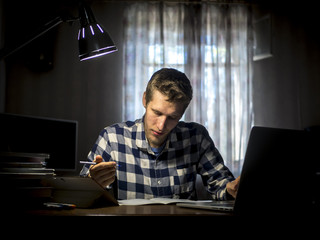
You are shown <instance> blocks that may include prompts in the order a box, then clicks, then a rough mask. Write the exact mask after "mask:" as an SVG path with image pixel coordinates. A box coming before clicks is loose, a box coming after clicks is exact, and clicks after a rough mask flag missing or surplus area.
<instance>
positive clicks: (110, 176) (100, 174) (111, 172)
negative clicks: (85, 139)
mask: <svg viewBox="0 0 320 240" xmlns="http://www.w3.org/2000/svg"><path fill="white" fill-rule="evenodd" d="M94 162H96V163H97V164H96V165H92V166H91V167H90V169H89V172H90V174H89V176H90V177H91V178H92V179H93V180H95V181H96V182H97V183H98V184H100V185H101V186H102V187H103V188H105V187H107V186H109V185H110V184H111V183H113V182H114V180H115V175H116V162H113V161H111V162H103V160H102V157H101V156H100V155H98V156H96V158H95V160H94Z"/></svg>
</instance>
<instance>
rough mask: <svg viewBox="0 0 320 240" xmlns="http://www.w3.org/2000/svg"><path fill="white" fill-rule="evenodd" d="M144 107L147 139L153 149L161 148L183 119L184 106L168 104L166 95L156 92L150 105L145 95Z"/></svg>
mask: <svg viewBox="0 0 320 240" xmlns="http://www.w3.org/2000/svg"><path fill="white" fill-rule="evenodd" d="M143 106H144V107H145V109H146V114H145V117H144V129H145V133H146V137H147V139H148V142H149V144H150V146H151V147H154V148H159V147H161V145H162V144H163V143H164V141H165V140H166V138H167V136H168V134H169V133H170V131H171V130H172V129H173V128H174V127H175V126H176V125H177V124H178V122H179V120H180V118H181V117H182V115H183V113H184V108H183V104H181V103H172V102H168V101H167V97H166V96H165V95H163V94H162V93H160V92H159V91H157V90H154V92H153V95H152V100H151V101H150V102H149V103H148V105H146V99H145V93H144V94H143Z"/></svg>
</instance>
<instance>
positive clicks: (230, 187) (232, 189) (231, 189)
mask: <svg viewBox="0 0 320 240" xmlns="http://www.w3.org/2000/svg"><path fill="white" fill-rule="evenodd" d="M239 182H240V176H239V177H237V178H236V180H234V181H232V182H228V183H227V192H228V193H229V194H230V195H231V196H232V197H233V198H236V196H237V192H238V187H239Z"/></svg>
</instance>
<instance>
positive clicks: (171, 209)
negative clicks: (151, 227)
mask: <svg viewBox="0 0 320 240" xmlns="http://www.w3.org/2000/svg"><path fill="white" fill-rule="evenodd" d="M25 213H26V214H30V215H39V216H232V214H231V213H225V212H217V211H210V210H202V209H189V208H182V207H178V206H176V205H144V206H110V207H103V208H93V209H80V208H76V209H72V210H52V209H41V210H29V211H26V212H25Z"/></svg>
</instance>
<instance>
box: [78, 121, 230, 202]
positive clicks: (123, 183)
mask: <svg viewBox="0 0 320 240" xmlns="http://www.w3.org/2000/svg"><path fill="white" fill-rule="evenodd" d="M97 155H101V156H102V158H103V160H104V161H116V162H117V163H118V165H119V166H118V167H117V171H116V176H117V181H118V182H117V184H118V198H119V199H133V198H146V199H149V198H154V197H168V198H187V199H194V198H196V194H195V182H196V175H197V173H198V174H200V175H201V176H202V179H203V182H204V183H205V185H207V190H208V192H209V193H210V194H211V195H212V198H213V199H214V200H225V199H226V197H227V194H226V184H227V183H228V182H230V181H232V180H234V177H233V175H232V173H231V172H230V171H229V169H228V168H227V167H226V166H225V165H224V163H223V159H222V157H221V155H220V153H219V152H218V150H217V149H216V148H215V145H214V143H213V141H212V139H211V138H210V136H209V134H208V132H207V130H206V129H205V128H204V127H203V126H202V125H200V124H197V123H186V122H179V123H178V125H177V126H176V127H175V128H174V129H173V130H172V131H171V133H170V134H169V135H168V139H167V141H166V145H165V147H164V149H163V150H162V152H161V153H160V154H159V155H158V156H157V155H156V154H155V153H154V152H153V151H152V150H151V147H150V145H149V144H148V141H147V139H146V136H145V132H144V123H143V119H138V120H136V121H135V122H131V121H128V122H125V123H120V124H114V125H112V126H109V127H106V128H105V129H103V130H102V131H101V133H100V135H99V137H98V139H97V141H96V143H95V145H94V146H93V149H92V150H91V152H90V153H89V155H88V160H89V161H93V160H94V159H95V157H96V156H97ZM89 167H90V166H89V165H85V166H84V167H83V169H82V171H81V173H80V175H81V176H87V175H88V173H89Z"/></svg>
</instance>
